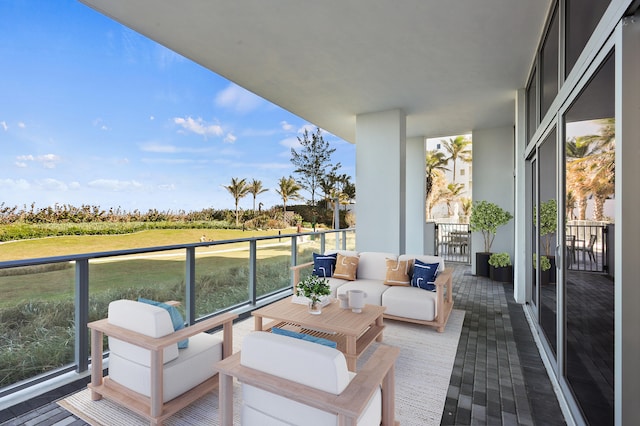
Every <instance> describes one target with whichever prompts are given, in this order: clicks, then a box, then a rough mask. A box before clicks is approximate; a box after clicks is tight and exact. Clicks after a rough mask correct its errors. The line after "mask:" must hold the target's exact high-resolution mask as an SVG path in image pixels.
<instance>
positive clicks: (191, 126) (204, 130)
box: [173, 117, 224, 137]
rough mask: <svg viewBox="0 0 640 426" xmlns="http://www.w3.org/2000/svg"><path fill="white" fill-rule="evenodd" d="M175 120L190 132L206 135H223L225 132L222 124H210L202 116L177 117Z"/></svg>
mask: <svg viewBox="0 0 640 426" xmlns="http://www.w3.org/2000/svg"><path fill="white" fill-rule="evenodd" d="M173 122H174V123H175V124H177V125H179V126H180V127H182V128H183V129H184V130H186V131H188V132H192V133H195V134H197V135H202V136H205V137H206V136H209V135H212V136H222V135H223V133H224V132H223V131H222V127H221V126H220V125H218V124H209V123H207V122H206V121H204V120H203V119H202V118H200V117H198V118H196V119H193V118H191V117H186V118H182V117H175V118H174V119H173Z"/></svg>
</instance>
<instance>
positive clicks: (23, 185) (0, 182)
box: [0, 179, 31, 191]
mask: <svg viewBox="0 0 640 426" xmlns="http://www.w3.org/2000/svg"><path fill="white" fill-rule="evenodd" d="M30 187H31V185H30V184H29V182H28V181H26V180H25V179H0V188H5V189H9V190H12V189H17V190H20V191H24V190H27V189H29V188H30Z"/></svg>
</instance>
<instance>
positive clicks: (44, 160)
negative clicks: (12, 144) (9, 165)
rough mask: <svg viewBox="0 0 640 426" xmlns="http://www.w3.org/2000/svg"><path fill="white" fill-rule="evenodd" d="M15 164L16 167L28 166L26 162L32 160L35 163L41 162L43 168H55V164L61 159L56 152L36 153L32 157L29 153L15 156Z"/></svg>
mask: <svg viewBox="0 0 640 426" xmlns="http://www.w3.org/2000/svg"><path fill="white" fill-rule="evenodd" d="M16 160H17V161H16V163H15V164H16V166H18V167H28V164H27V162H29V161H32V162H36V163H40V164H42V167H44V168H45V169H55V168H56V165H57V164H58V163H59V162H60V161H62V159H61V158H60V156H59V155H56V154H45V155H38V156H36V157H34V156H33V155H31V154H28V155H19V156H17V157H16Z"/></svg>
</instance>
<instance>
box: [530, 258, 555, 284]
mask: <svg viewBox="0 0 640 426" xmlns="http://www.w3.org/2000/svg"><path fill="white" fill-rule="evenodd" d="M537 265H538V260H537V256H536V254H535V253H534V254H533V269H536V268H537V267H538V266H537ZM550 269H551V261H550V260H549V257H548V256H545V255H542V256H540V284H543V285H544V284H549V283H550V282H552V281H550V277H549V272H550V271H549V270H550Z"/></svg>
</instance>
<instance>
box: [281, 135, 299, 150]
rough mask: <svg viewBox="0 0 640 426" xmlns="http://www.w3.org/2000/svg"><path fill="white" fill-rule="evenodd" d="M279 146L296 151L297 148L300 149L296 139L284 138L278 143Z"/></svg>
mask: <svg viewBox="0 0 640 426" xmlns="http://www.w3.org/2000/svg"><path fill="white" fill-rule="evenodd" d="M280 145H282V146H284V147H285V148H296V149H297V148H300V141H299V140H298V138H296V137H293V138H286V139H283V140H281V141H280Z"/></svg>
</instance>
